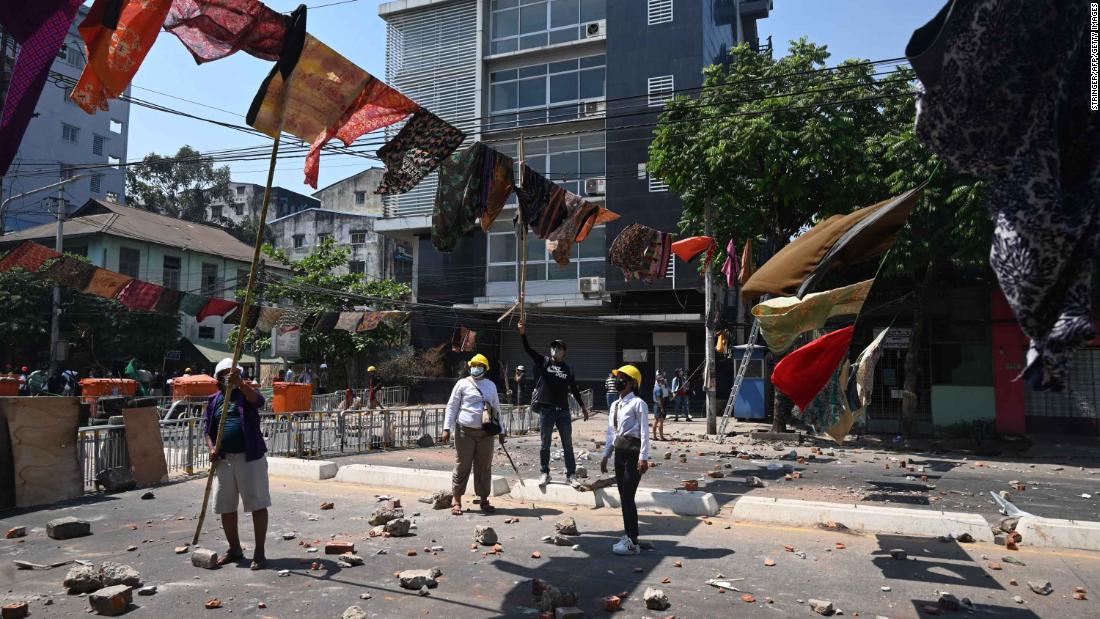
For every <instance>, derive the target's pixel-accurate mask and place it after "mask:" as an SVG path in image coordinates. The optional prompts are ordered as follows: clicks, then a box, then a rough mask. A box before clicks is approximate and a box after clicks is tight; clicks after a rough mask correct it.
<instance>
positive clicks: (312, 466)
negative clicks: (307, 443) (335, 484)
mask: <svg viewBox="0 0 1100 619" xmlns="http://www.w3.org/2000/svg"><path fill="white" fill-rule="evenodd" d="M338 468H339V467H338V466H337V464H336V463H335V462H332V461H331V460H299V459H297V458H268V459H267V473H268V475H272V476H274V477H293V478H295V479H307V480H310V481H320V480H322V479H332V478H333V477H336V471H337V469H338Z"/></svg>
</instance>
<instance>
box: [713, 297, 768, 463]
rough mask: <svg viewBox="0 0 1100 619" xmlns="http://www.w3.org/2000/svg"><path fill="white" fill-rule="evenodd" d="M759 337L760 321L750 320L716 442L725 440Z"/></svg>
mask: <svg viewBox="0 0 1100 619" xmlns="http://www.w3.org/2000/svg"><path fill="white" fill-rule="evenodd" d="M759 337H760V321H759V320H755V319H754V320H753V321H752V329H751V330H749V339H748V341H747V342H746V343H745V354H744V356H743V357H742V358H741V365H740V366H739V367H738V368H737V376H736V377H734V379H733V387H732V388H731V389H730V398H729V400H726V408H725V410H724V411H723V412H722V426H721V427H720V428H718V442H719V443H724V442H725V441H726V427H727V426H729V422H730V419H731V418H732V417H733V407H734V404H735V403H736V402H737V393H738V392H739V391H741V382H742V381H744V380H745V372H746V371H748V369H749V361H751V360H752V353H753V351H754V350H756V340H757V339H759Z"/></svg>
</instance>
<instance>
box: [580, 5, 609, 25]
mask: <svg viewBox="0 0 1100 619" xmlns="http://www.w3.org/2000/svg"><path fill="white" fill-rule="evenodd" d="M597 19H607V2H606V0H581V23H587V22H590V21H596V20H597Z"/></svg>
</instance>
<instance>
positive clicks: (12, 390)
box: [0, 374, 19, 396]
mask: <svg viewBox="0 0 1100 619" xmlns="http://www.w3.org/2000/svg"><path fill="white" fill-rule="evenodd" d="M17 395H19V377H18V376H12V375H10V374H8V375H0V396H17Z"/></svg>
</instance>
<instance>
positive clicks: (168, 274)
mask: <svg viewBox="0 0 1100 619" xmlns="http://www.w3.org/2000/svg"><path fill="white" fill-rule="evenodd" d="M162 268H163V270H162V272H161V284H162V285H163V286H164V287H165V288H171V289H173V290H179V289H180V259H179V257H178V256H165V257H164V261H163V265H162Z"/></svg>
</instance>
